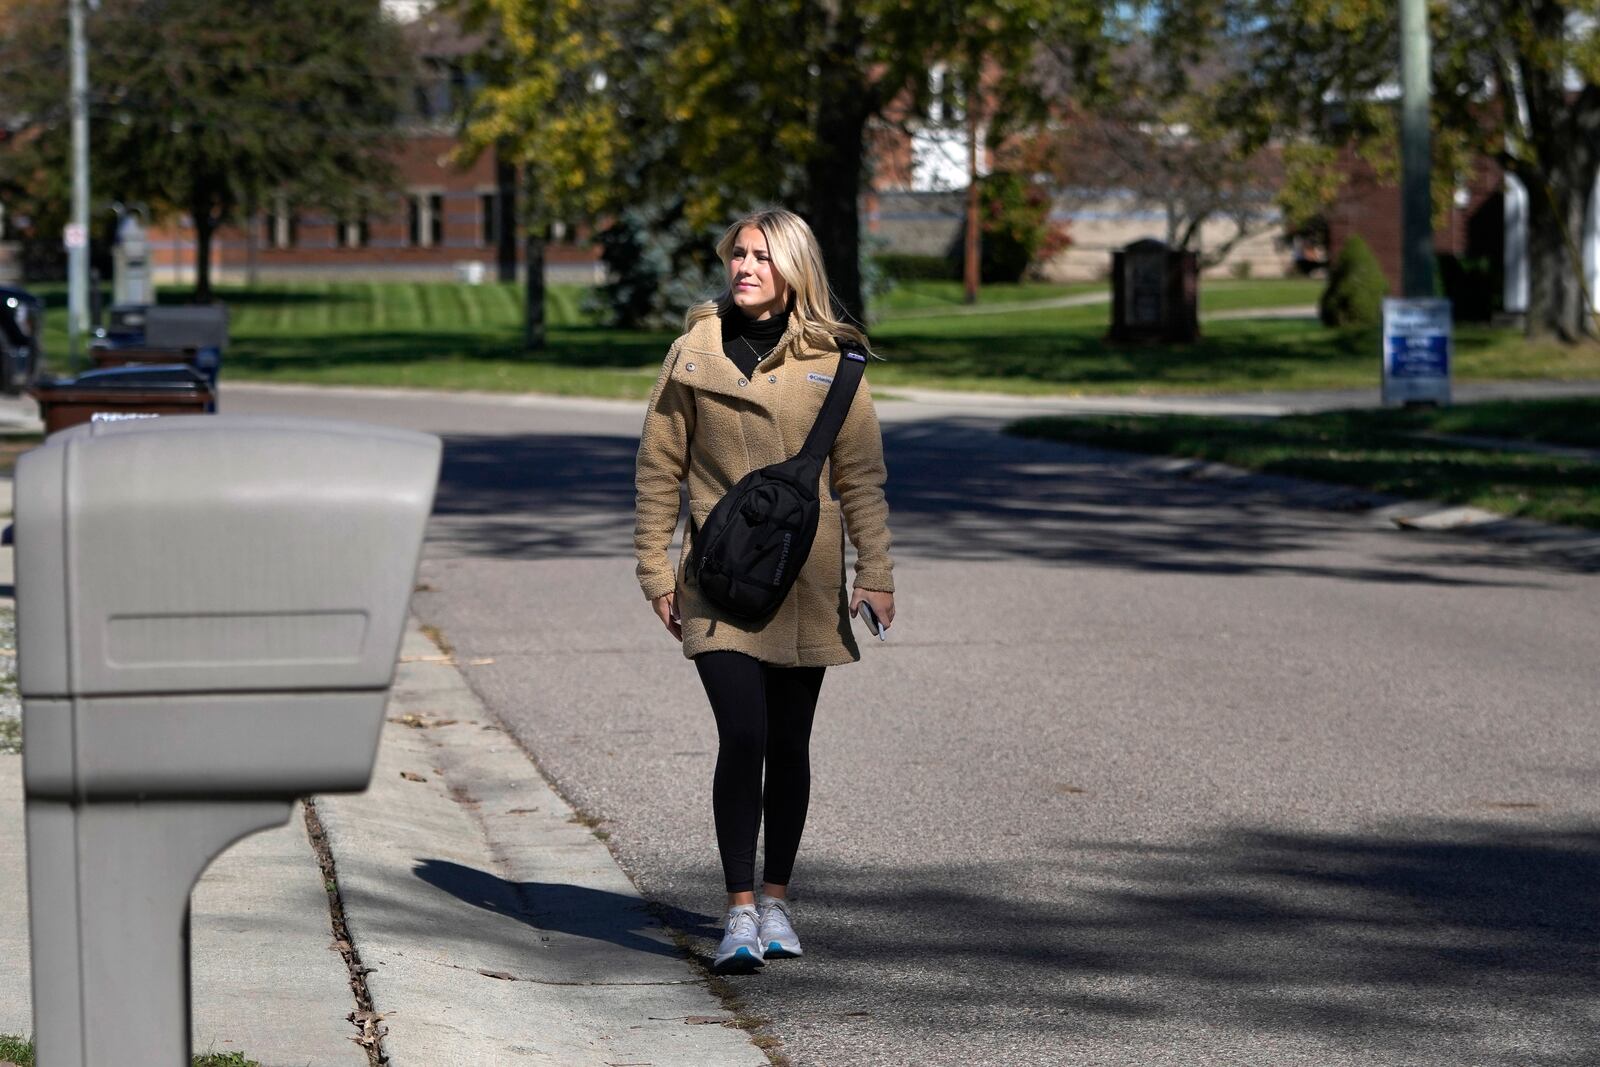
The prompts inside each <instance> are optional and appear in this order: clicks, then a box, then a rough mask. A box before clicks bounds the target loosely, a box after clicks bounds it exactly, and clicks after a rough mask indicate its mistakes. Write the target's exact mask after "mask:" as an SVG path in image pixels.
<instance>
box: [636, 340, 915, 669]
mask: <svg viewBox="0 0 1600 1067" xmlns="http://www.w3.org/2000/svg"><path fill="white" fill-rule="evenodd" d="M688 356H692V357H693V362H690V361H689V360H688V359H686V358H685V357H688ZM838 359H839V352H838V349H837V347H836V346H835V345H834V344H832V343H831V342H818V343H812V342H808V341H806V340H805V339H804V338H802V337H801V335H800V329H799V323H798V322H797V321H795V320H793V319H791V321H790V325H789V330H788V331H787V332H786V333H785V334H784V336H783V339H782V340H780V341H779V342H778V345H777V347H776V348H774V349H773V351H772V352H771V353H769V354H768V355H767V356H766V357H765V359H763V360H762V362H763V363H766V364H767V365H768V366H769V367H772V368H774V369H775V368H777V367H781V366H782V365H783V364H784V362H786V361H788V360H793V361H795V362H796V363H797V364H800V366H797V367H796V372H795V373H792V374H788V375H784V376H782V377H783V378H784V380H783V381H782V382H779V381H778V380H777V379H778V378H779V377H780V376H779V375H777V374H769V375H768V376H767V380H768V381H769V382H771V383H773V384H774V385H775V386H776V388H773V389H764V390H762V389H758V390H750V389H747V388H742V387H743V386H747V385H748V384H749V379H748V378H746V377H743V376H741V375H740V373H739V369H738V368H737V367H736V366H735V365H734V363H733V361H732V360H730V359H728V358H727V357H726V356H725V355H723V353H722V332H721V322H720V320H718V319H717V318H716V317H714V316H713V317H709V318H705V319H702V320H701V321H700V322H698V323H696V324H695V327H694V329H693V330H691V331H690V332H689V333H687V334H685V335H684V336H682V337H680V338H678V340H677V341H676V342H674V343H673V345H672V349H671V351H669V352H668V353H667V358H666V361H665V363H664V364H663V366H662V368H661V377H660V379H659V380H657V382H656V386H655V390H654V392H653V393H652V394H651V396H650V402H649V406H648V407H647V409H646V411H645V419H644V428H643V430H642V431H641V433H640V435H639V454H638V464H637V468H636V473H635V478H634V486H635V489H636V491H637V498H636V503H635V509H634V518H635V521H634V536H633V540H634V551H635V554H636V555H637V557H638V569H637V573H638V578H639V586H640V588H641V589H642V590H643V592H644V595H645V597H646V598H654V597H658V596H664V595H666V594H667V593H671V592H673V591H674V590H676V592H677V608H678V613H679V615H680V616H681V617H682V618H683V654H684V655H685V656H686V657H688V658H690V659H693V658H694V657H695V656H697V655H699V654H700V653H702V652H719V651H730V652H742V653H744V654H746V655H749V656H754V657H755V658H756V659H758V660H761V661H762V662H764V663H770V664H773V665H775V666H782V667H795V666H802V667H826V666H832V665H834V664H840V663H849V662H851V661H853V660H856V659H860V658H861V653H860V650H859V648H858V646H857V644H856V639H855V634H854V631H853V626H852V623H851V619H850V595H849V586H848V585H847V584H846V576H845V572H844V535H845V532H846V531H847V530H848V532H849V535H850V540H851V542H852V543H853V544H854V545H855V547H856V567H855V577H854V583H853V584H854V585H856V586H857V587H859V588H862V589H870V590H875V591H880V592H885V593H892V592H894V578H893V569H894V564H893V561H892V560H891V559H890V556H889V547H890V540H891V539H890V535H889V521H888V520H889V507H888V504H887V503H886V502H885V500H884V495H883V485H884V481H885V479H886V477H887V474H886V472H885V470H884V465H883V437H882V434H881V433H880V431H879V429H878V417H877V414H876V412H875V411H874V409H873V406H872V394H871V391H870V390H869V389H868V384H867V381H866V379H862V382H861V385H860V387H859V388H858V389H857V391H856V395H855V399H854V400H853V401H852V402H851V405H850V411H849V414H848V415H846V417H845V421H844V425H843V427H841V428H840V430H839V435H838V437H837V439H836V440H835V441H834V444H833V448H832V449H831V450H830V451H829V453H828V461H827V462H826V463H825V464H824V465H823V469H822V474H821V477H820V479H819V483H818V493H817V495H818V498H819V499H820V501H821V515H820V517H819V522H818V525H817V537H816V541H815V542H814V543H813V545H812V548H811V554H810V555H809V556H808V557H807V558H806V562H805V564H804V565H803V566H802V567H801V569H800V574H799V576H798V578H797V579H796V581H795V585H794V588H793V589H791V590H790V591H789V595H788V597H787V598H786V599H785V600H784V602H783V604H782V605H781V606H780V607H779V608H778V610H777V612H776V613H774V614H773V615H771V616H769V617H767V618H766V619H763V620H761V621H759V622H749V621H746V620H740V619H734V618H731V617H729V616H727V615H725V614H723V613H722V612H720V611H719V610H718V609H717V608H716V607H715V605H713V604H711V603H710V602H709V601H707V600H705V598H704V597H702V596H701V595H700V593H699V590H698V588H697V586H696V584H695V578H694V575H693V574H692V573H690V572H689V571H688V568H687V566H686V563H687V561H688V560H689V559H690V558H691V557H692V554H693V551H694V547H693V546H694V532H695V530H696V529H697V528H698V527H699V525H700V524H701V523H703V522H704V521H705V519H706V516H707V515H708V514H710V512H711V508H712V507H713V506H714V505H715V504H716V502H717V501H718V500H720V499H722V496H723V494H724V493H726V492H727V491H728V490H729V489H730V488H731V487H732V486H733V485H734V484H735V483H737V482H738V481H739V479H741V478H743V477H744V476H745V475H746V474H749V473H750V472H751V471H752V470H755V469H756V468H757V467H763V466H766V465H767V464H770V463H780V462H782V461H784V460H786V459H790V458H791V457H793V456H794V455H795V453H797V452H798V451H799V450H800V446H801V444H802V443H803V442H804V441H805V439H806V435H807V434H808V433H809V432H810V431H811V426H812V424H813V423H814V422H815V421H816V418H817V412H818V411H819V410H821V407H822V399H823V397H824V396H825V395H826V392H827V391H826V390H824V389H818V388H817V387H816V386H815V385H813V384H810V383H809V382H808V381H807V380H806V374H805V372H806V371H809V370H815V371H817V372H820V373H824V374H831V373H832V371H833V368H834V366H835V365H836V364H837V363H838ZM693 370H697V371H698V373H693V374H692V375H691V373H690V372H691V371H693ZM685 482H687V483H688V487H689V515H688V523H687V525H686V528H685V531H684V538H683V541H684V543H683V549H682V551H681V553H680V555H679V557H678V563H677V566H676V567H674V566H673V564H672V561H671V560H670V559H669V557H668V549H669V547H670V545H671V543H672V538H673V533H674V531H675V529H676V527H677V525H678V520H679V504H678V500H679V490H680V486H681V485H682V484H683V483H685Z"/></svg>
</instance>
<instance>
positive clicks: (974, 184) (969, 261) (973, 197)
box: [961, 55, 982, 304]
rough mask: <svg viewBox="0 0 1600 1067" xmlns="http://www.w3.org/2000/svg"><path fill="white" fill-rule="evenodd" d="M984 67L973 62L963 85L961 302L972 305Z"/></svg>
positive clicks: (975, 281) (975, 287) (976, 265)
mask: <svg viewBox="0 0 1600 1067" xmlns="http://www.w3.org/2000/svg"><path fill="white" fill-rule="evenodd" d="M980 70H981V67H980V66H979V61H978V57H977V56H976V55H975V56H974V57H973V60H972V69H971V74H970V75H969V76H968V79H967V84H966V85H965V86H963V88H964V90H965V92H964V94H963V95H964V96H965V97H966V104H967V234H966V237H967V240H966V248H965V249H963V252H964V254H963V256H962V270H961V281H962V290H963V293H962V299H963V300H965V301H966V302H967V303H969V304H976V303H977V302H978V279H979V273H980V271H979V264H980V263H981V261H982V259H981V252H980V249H979V246H978V241H979V235H978V76H979V71H980Z"/></svg>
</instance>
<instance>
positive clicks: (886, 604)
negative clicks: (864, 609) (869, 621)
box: [850, 587, 894, 630]
mask: <svg viewBox="0 0 1600 1067" xmlns="http://www.w3.org/2000/svg"><path fill="white" fill-rule="evenodd" d="M863 600H865V601H866V602H867V603H869V604H871V605H872V610H873V611H874V612H876V613H877V616H878V621H879V622H881V623H883V628H884V629H885V630H887V629H888V628H889V627H891V626H893V625H894V594H893V593H880V592H878V591H877V590H874V589H862V588H859V587H857V588H856V589H854V590H852V591H851V593H850V617H851V618H852V619H853V618H855V617H856V612H858V611H859V610H860V609H861V602H862V601H863Z"/></svg>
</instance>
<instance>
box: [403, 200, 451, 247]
mask: <svg viewBox="0 0 1600 1067" xmlns="http://www.w3.org/2000/svg"><path fill="white" fill-rule="evenodd" d="M406 243H407V244H409V245H410V246H411V247H413V248H437V247H438V246H440V245H442V244H444V194H443V193H427V192H416V193H412V194H411V195H409V196H407V197H406Z"/></svg>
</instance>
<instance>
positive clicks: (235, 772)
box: [14, 415, 440, 1067]
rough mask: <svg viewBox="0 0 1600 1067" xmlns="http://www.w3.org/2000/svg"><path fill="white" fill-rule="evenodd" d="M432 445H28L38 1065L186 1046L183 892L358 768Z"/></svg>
mask: <svg viewBox="0 0 1600 1067" xmlns="http://www.w3.org/2000/svg"><path fill="white" fill-rule="evenodd" d="M439 455H440V444H439V440H438V438H436V437H432V436H429V435H425V434H416V433H409V432H405V431H399V430H390V429H383V428H379V427H372V426H363V425H358V424H353V423H340V422H329V421H322V420H310V419H262V418H249V417H244V416H230V415H214V416H207V417H204V418H163V419H145V420H136V421H125V422H112V423H97V424H93V425H88V426H82V427H78V428H76V429H72V430H68V431H65V432H62V433H59V434H56V435H55V436H53V437H51V438H49V439H48V440H47V441H46V442H45V443H44V444H43V445H41V446H40V447H39V448H37V449H34V450H33V451H32V452H29V453H27V454H26V455H24V456H23V457H22V458H21V459H20V460H19V461H18V463H17V468H16V483H15V490H16V496H15V504H14V510H15V516H16V517H15V540H16V553H17V555H16V586H17V642H18V687H19V689H20V690H21V693H22V698H23V717H24V736H25V737H26V739H27V742H26V749H25V754H24V756H23V779H24V784H25V790H26V802H27V832H28V891H29V910H30V913H31V915H30V922H31V930H32V937H33V951H32V955H33V1004H34V1038H35V1042H36V1047H37V1051H38V1062H39V1063H40V1064H41V1065H42V1067H110V1065H112V1064H140V1065H162V1064H165V1065H171V1067H178V1065H180V1064H186V1063H188V1062H189V1058H188V1057H189V1015H188V1008H189V988H188V899H189V891H190V889H191V887H192V886H193V884H194V881H195V879H196V878H197V877H199V875H200V872H201V871H202V870H204V868H205V867H206V865H207V864H208V863H210V862H211V860H212V859H214V858H215V857H216V856H217V855H218V854H219V853H221V852H222V851H223V850H224V849H226V848H227V847H228V846H229V845H230V844H232V843H233V842H234V841H236V840H238V839H239V838H241V837H243V836H245V835H247V834H250V833H252V832H254V831H256V830H260V829H265V828H267V827H270V826H276V825H279V824H281V823H283V822H284V821H286V820H287V819H288V817H289V814H290V811H291V810H292V806H293V800H294V798H295V797H297V796H300V795H303V794H306V793H310V792H329V791H344V790H360V789H364V788H365V787H366V785H367V782H368V780H369V779H370V777H371V774H372V765H373V760H374V758H375V756H376V753H377V744H378V736H379V732H380V729H381V727H382V723H383V710H384V704H385V701H386V698H387V693H388V689H389V686H390V684H391V682H392V680H393V677H394V665H395V661H396V657H397V655H398V652H399V647H400V640H401V636H402V633H403V630H404V625H405V619H406V612H407V606H408V602H409V599H410V595H411V589H412V584H413V581H414V577H415V572H416V567H417V560H418V556H419V553H420V551H421V545H422V536H423V527H424V524H425V522H426V519H427V516H428V514H429V511H430V510H431V508H432V503H433V492H434V486H435V483H436V480H437V477H438V469H439Z"/></svg>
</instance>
